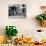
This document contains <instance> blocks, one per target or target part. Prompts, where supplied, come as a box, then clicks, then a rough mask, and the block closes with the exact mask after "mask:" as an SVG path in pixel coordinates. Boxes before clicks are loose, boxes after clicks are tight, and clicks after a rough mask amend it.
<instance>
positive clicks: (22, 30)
mask: <svg viewBox="0 0 46 46" xmlns="http://www.w3.org/2000/svg"><path fill="white" fill-rule="evenodd" d="M12 4H26V6H27V18H26V19H16V18H15V19H14V18H12V19H10V18H9V17H8V6H9V5H12ZM42 5H46V0H0V34H4V28H5V26H6V25H15V26H16V27H17V29H18V31H19V33H18V36H21V35H22V34H23V35H24V36H28V37H29V36H31V35H32V34H36V29H43V30H46V29H45V28H42V27H40V26H39V25H38V23H37V21H36V19H35V16H36V15H37V14H40V13H41V10H40V6H42ZM40 37H41V36H40Z"/></svg>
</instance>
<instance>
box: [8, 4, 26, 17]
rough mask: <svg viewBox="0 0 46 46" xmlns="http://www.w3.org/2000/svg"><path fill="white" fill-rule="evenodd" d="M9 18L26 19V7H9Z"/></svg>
mask: <svg viewBox="0 0 46 46" xmlns="http://www.w3.org/2000/svg"><path fill="white" fill-rule="evenodd" d="M8 16H9V17H20V18H26V5H25V4H14V5H11V6H9V10H8Z"/></svg>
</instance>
